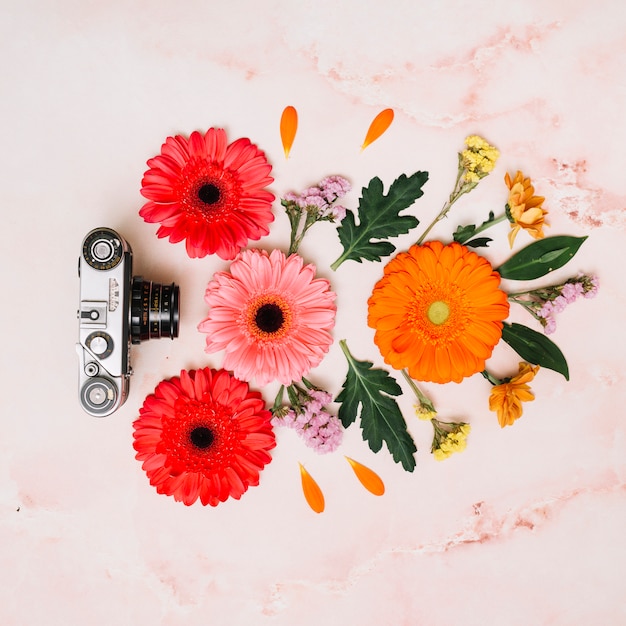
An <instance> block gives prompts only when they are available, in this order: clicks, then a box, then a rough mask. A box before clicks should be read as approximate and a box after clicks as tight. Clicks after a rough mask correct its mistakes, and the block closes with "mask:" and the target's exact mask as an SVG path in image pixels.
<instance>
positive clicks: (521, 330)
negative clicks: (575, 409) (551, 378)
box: [502, 322, 569, 380]
mask: <svg viewBox="0 0 626 626" xmlns="http://www.w3.org/2000/svg"><path fill="white" fill-rule="evenodd" d="M502 339H504V341H506V342H507V343H508V344H509V345H510V346H511V348H513V350H515V352H517V354H519V355H520V356H521V357H522V358H523V359H524V360H525V361H528V362H529V363H532V364H533V365H541V367H545V368H547V369H550V370H554V371H555V372H558V373H559V374H562V375H563V376H564V377H565V380H569V368H568V367H567V361H566V360H565V357H564V356H563V353H562V352H561V350H560V349H559V347H558V346H557V345H556V344H555V343H554V342H553V341H551V340H550V339H548V337H546V336H545V335H544V334H543V333H538V332H537V331H536V330H532V328H528V327H527V326H524V325H523V324H516V323H513V324H508V323H506V322H505V323H504V328H503V329H502Z"/></svg>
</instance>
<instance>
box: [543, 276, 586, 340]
mask: <svg viewBox="0 0 626 626" xmlns="http://www.w3.org/2000/svg"><path fill="white" fill-rule="evenodd" d="M539 292H541V293H539ZM531 293H532V292H531ZM534 293H535V294H536V295H538V296H539V300H538V302H537V306H538V307H539V305H540V308H538V310H537V317H538V319H539V321H540V322H541V325H542V326H543V327H544V332H545V333H546V335H549V334H551V333H553V332H554V331H555V330H556V315H557V314H558V313H561V312H562V311H563V310H564V309H565V307H566V306H567V305H568V304H571V303H572V302H575V301H576V299H577V298H579V297H580V296H582V297H583V298H593V297H594V296H595V295H596V294H597V293H598V278H597V277H596V276H586V275H581V276H576V277H575V278H570V279H569V280H567V281H566V282H565V283H564V284H562V285H555V286H554V287H548V288H545V289H541V290H537V291H536V292H534Z"/></svg>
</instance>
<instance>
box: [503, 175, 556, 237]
mask: <svg viewBox="0 0 626 626" xmlns="http://www.w3.org/2000/svg"><path fill="white" fill-rule="evenodd" d="M504 182H505V183H506V186H507V187H508V188H509V201H508V202H507V217H508V218H509V222H511V230H510V231H509V243H510V245H511V248H512V247H513V241H515V237H516V236H517V233H518V232H519V231H520V229H522V228H523V229H524V230H526V231H527V232H528V233H529V234H530V235H531V236H532V237H534V238H535V239H542V238H543V236H544V234H543V227H544V225H545V221H544V216H545V215H546V214H547V213H548V212H547V211H546V210H545V209H544V208H543V207H542V206H541V205H542V204H543V201H544V200H545V198H544V197H543V196H536V195H535V188H534V187H533V185H532V182H531V180H530V178H524V174H522V172H520V171H519V170H518V171H517V174H515V178H513V180H511V177H510V176H509V173H508V172H507V173H506V174H505V176H504Z"/></svg>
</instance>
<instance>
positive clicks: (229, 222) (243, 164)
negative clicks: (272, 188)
mask: <svg viewBox="0 0 626 626" xmlns="http://www.w3.org/2000/svg"><path fill="white" fill-rule="evenodd" d="M148 166H149V167H150V169H149V170H147V171H146V173H145V174H144V177H143V180H142V183H141V194H142V195H143V196H144V197H145V198H148V202H146V204H144V206H143V207H142V209H141V210H140V211H139V215H141V217H143V219H144V220H145V221H146V222H151V223H155V222H160V223H161V226H160V227H159V230H158V231H157V236H158V237H169V238H170V241H171V242H172V243H178V242H179V241H182V240H183V239H186V247H187V254H188V255H189V256H190V257H192V258H196V257H204V256H206V255H207V254H213V253H216V254H218V255H219V256H220V257H221V258H222V259H226V260H230V259H234V258H235V255H236V254H237V253H238V252H239V251H240V250H241V248H242V247H244V246H246V245H247V243H248V240H250V239H252V240H254V241H256V240H258V239H260V238H261V237H263V236H265V235H267V234H268V233H269V229H268V225H269V224H270V223H271V222H272V221H273V220H274V215H273V214H272V202H273V201H274V195H273V194H271V193H270V192H269V191H267V190H265V189H264V187H266V186H267V185H270V184H271V183H272V182H273V181H274V179H273V178H272V177H271V176H270V175H269V174H270V172H271V171H272V166H271V165H270V164H269V163H268V162H267V159H266V158H265V154H264V153H263V152H262V151H261V150H259V149H258V148H257V146H255V145H254V144H253V143H251V142H250V140H249V139H245V138H242V139H237V140H236V141H234V142H233V143H231V144H230V145H228V144H227V140H226V133H225V132H224V130H222V129H221V128H209V130H208V131H207V132H206V134H205V135H202V134H201V133H199V132H197V131H195V132H193V133H191V136H190V137H189V139H186V138H185V137H183V136H181V135H176V136H175V137H168V138H167V139H166V140H165V143H164V144H163V145H162V146H161V154H159V155H157V156H155V157H154V158H152V159H150V160H149V161H148Z"/></svg>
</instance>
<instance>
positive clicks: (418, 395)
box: [400, 369, 433, 406]
mask: <svg viewBox="0 0 626 626" xmlns="http://www.w3.org/2000/svg"><path fill="white" fill-rule="evenodd" d="M400 371H401V372H402V375H403V376H404V379H405V380H406V382H407V383H409V387H411V390H412V391H413V393H414V394H415V396H416V398H417V399H418V401H419V403H420V404H425V405H427V406H432V405H433V403H432V402H431V400H430V398H429V397H428V396H427V395H425V394H424V393H423V392H422V391H421V389H420V388H419V387H418V386H417V385H416V384H415V381H414V380H413V379H412V378H411V377H410V376H409V373H408V372H407V371H406V369H403V370H400Z"/></svg>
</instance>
